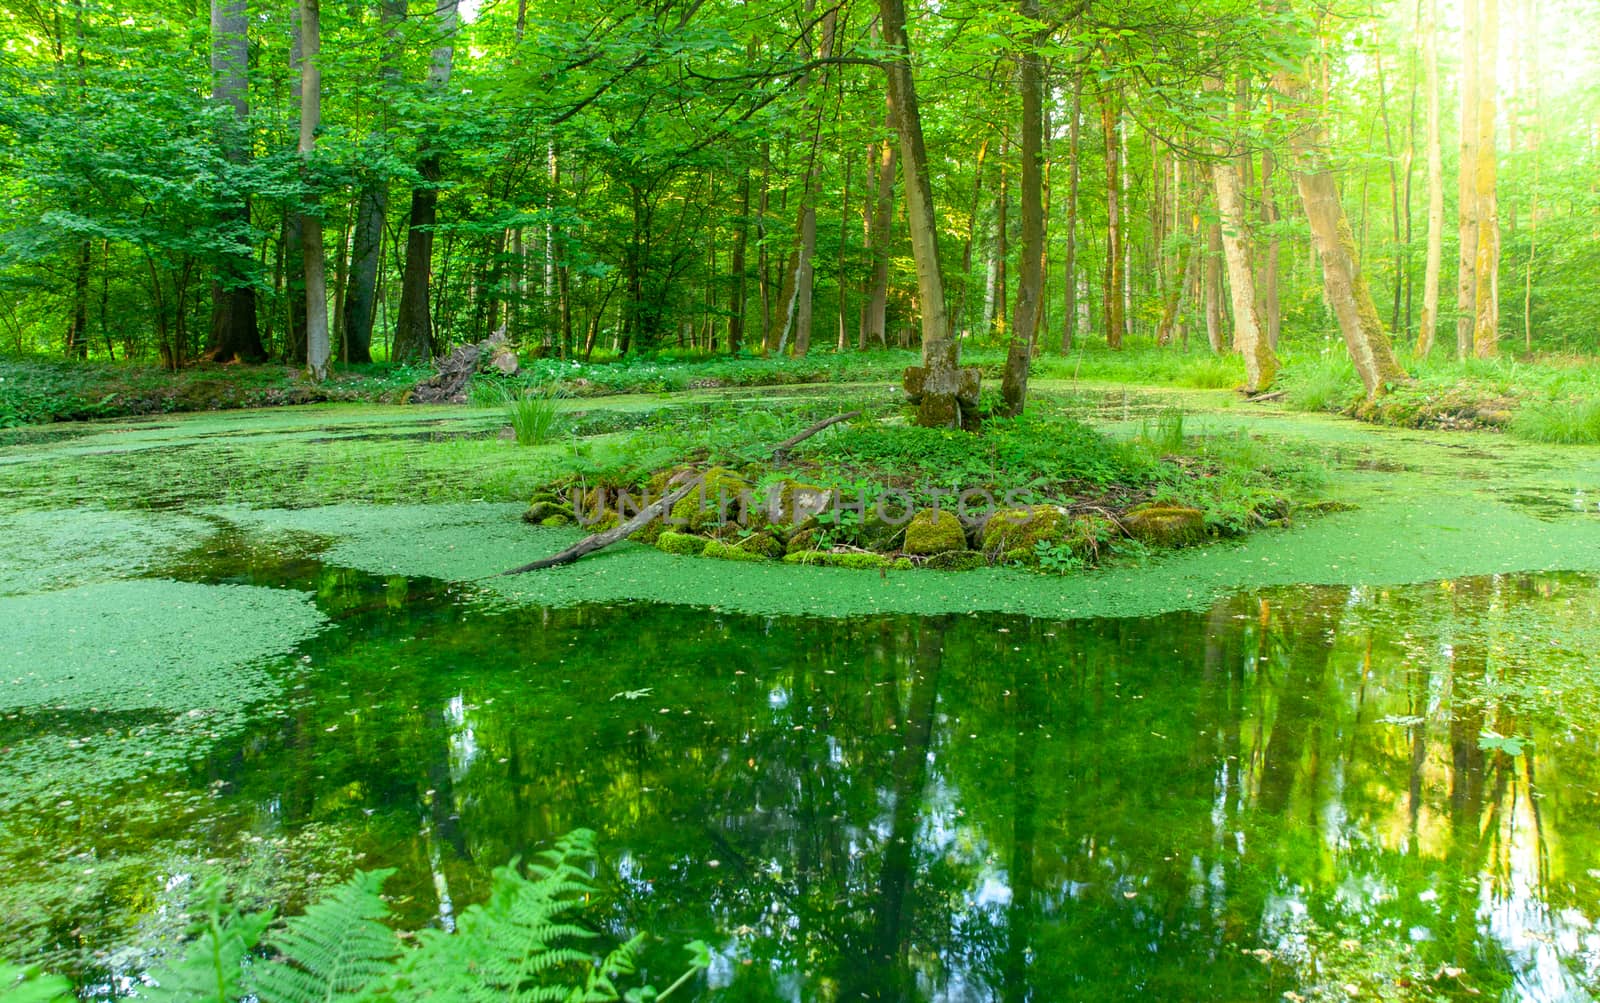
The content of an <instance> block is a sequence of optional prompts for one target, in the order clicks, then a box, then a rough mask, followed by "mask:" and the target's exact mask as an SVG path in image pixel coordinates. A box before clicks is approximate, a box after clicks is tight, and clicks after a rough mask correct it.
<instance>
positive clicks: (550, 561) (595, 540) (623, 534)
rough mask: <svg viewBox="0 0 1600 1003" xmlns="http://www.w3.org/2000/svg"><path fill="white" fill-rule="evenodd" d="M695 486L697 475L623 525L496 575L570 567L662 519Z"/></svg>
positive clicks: (682, 475)
mask: <svg viewBox="0 0 1600 1003" xmlns="http://www.w3.org/2000/svg"><path fill="white" fill-rule="evenodd" d="M686 476H689V475H688V474H687V473H684V474H679V475H678V478H681V477H686ZM678 478H673V480H677V479H678ZM699 486H700V478H699V477H698V476H695V477H691V478H690V480H689V481H688V482H687V483H685V484H683V485H682V486H681V487H679V488H678V490H676V491H673V492H670V493H668V494H665V495H662V496H661V499H660V500H659V501H655V502H652V503H651V504H649V505H646V506H645V507H644V508H642V509H640V510H639V512H638V514H636V515H635V516H634V517H633V518H632V519H629V520H628V521H627V522H624V523H621V524H620V525H618V526H615V527H613V528H612V529H608V530H606V531H605V532H603V533H596V534H594V535H593V536H586V537H584V538H583V539H581V540H579V541H578V542H577V543H574V544H573V545H572V546H570V547H568V548H567V549H566V550H563V551H562V552H561V553H559V554H557V555H555V556H554V557H546V558H545V559H543V560H540V561H534V562H533V563H532V564H524V565H523V566H522V567H520V568H512V569H511V570H510V571H502V572H500V576H501V577H504V576H506V575H520V574H522V573H523V572H525V571H541V570H543V569H545V568H554V567H558V566H560V565H562V564H571V563H572V562H573V561H576V560H577V559H578V558H580V557H587V556H588V555H590V554H592V553H594V552H595V551H597V550H604V549H605V548H606V547H609V546H611V545H612V544H613V543H616V542H617V541H618V540H625V539H627V538H628V537H630V536H632V535H633V534H634V533H637V532H638V531H639V530H641V529H643V528H644V527H645V526H646V525H647V524H648V523H649V522H650V521H651V520H652V519H656V518H659V517H660V516H663V515H665V514H666V513H667V512H669V511H671V510H672V506H674V505H676V504H678V502H680V501H682V500H683V499H684V498H685V497H687V496H688V494H689V492H691V491H693V490H694V489H695V488H697V487H699Z"/></svg>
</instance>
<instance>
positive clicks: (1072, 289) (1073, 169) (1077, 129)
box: [1061, 73, 1083, 355]
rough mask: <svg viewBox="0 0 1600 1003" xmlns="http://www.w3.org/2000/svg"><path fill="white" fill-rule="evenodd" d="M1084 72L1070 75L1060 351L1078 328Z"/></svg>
mask: <svg viewBox="0 0 1600 1003" xmlns="http://www.w3.org/2000/svg"><path fill="white" fill-rule="evenodd" d="M1082 116H1083V74H1082V73H1079V74H1077V75H1076V76H1074V77H1073V78H1072V121H1071V122H1069V123H1068V124H1067V254H1066V260H1065V261H1064V262H1063V263H1062V267H1061V275H1062V279H1063V282H1062V286H1061V354H1063V355H1065V354H1067V353H1068V352H1070V351H1072V339H1073V336H1074V335H1075V334H1077V328H1078V178H1079V175H1080V171H1079V168H1078V145H1079V144H1078V140H1079V138H1080V136H1081V134H1082V128H1081V126H1080V119H1081V118H1082Z"/></svg>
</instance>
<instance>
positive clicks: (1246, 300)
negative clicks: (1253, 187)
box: [1205, 77, 1278, 394]
mask: <svg viewBox="0 0 1600 1003" xmlns="http://www.w3.org/2000/svg"><path fill="white" fill-rule="evenodd" d="M1205 88H1206V90H1208V91H1211V92H1212V93H1215V94H1220V93H1221V92H1222V90H1223V82H1222V80H1220V79H1219V78H1216V77H1210V78H1207V80H1206V84H1205ZM1214 152H1215V153H1216V158H1215V159H1214V160H1212V162H1211V178H1212V182H1213V184H1214V186H1215V187H1216V192H1217V214H1218V216H1219V217H1220V218H1221V221H1222V252H1223V257H1224V258H1225V260H1226V261H1227V266H1228V289H1229V291H1230V292H1231V293H1232V296H1233V344H1234V347H1235V348H1237V349H1238V350H1239V352H1240V354H1242V355H1243V356H1244V367H1245V387H1244V389H1245V391H1246V392H1247V393H1252V394H1255V393H1261V392H1263V391H1265V390H1267V389H1269V388H1270V387H1271V386H1272V380H1273V378H1274V377H1275V376H1277V373H1278V357H1277V355H1275V354H1274V353H1273V351H1272V346H1270V345H1269V344H1267V339H1266V338H1265V337H1264V336H1263V334H1262V331H1261V318H1260V316H1259V314H1258V313H1257V312H1256V284H1255V268H1254V266H1253V265H1252V264H1251V261H1250V239H1251V235H1250V224H1249V221H1248V220H1246V219H1245V212H1244V198H1243V196H1242V195H1241V194H1240V192H1239V172H1238V168H1236V167H1235V166H1234V160H1233V157H1232V156H1231V155H1230V154H1229V151H1228V149H1227V147H1226V146H1224V145H1223V144H1222V143H1221V142H1219V143H1218V144H1217V145H1216V147H1215V150H1214Z"/></svg>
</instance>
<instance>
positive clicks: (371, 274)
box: [339, 0, 406, 362]
mask: <svg viewBox="0 0 1600 1003" xmlns="http://www.w3.org/2000/svg"><path fill="white" fill-rule="evenodd" d="M405 13H406V12H405V4H404V2H403V0H379V3H378V18H379V20H380V21H381V23H382V24H383V26H384V37H385V42H384V50H383V55H382V57H381V58H382V66H381V68H380V70H379V75H380V76H381V77H382V80H383V84H384V86H385V87H386V88H389V87H392V86H393V85H395V84H397V83H398V82H399V76H400V71H399V68H398V67H397V66H396V65H395V62H396V58H397V54H396V51H395V48H396V44H397V41H398V28H399V24H400V22H401V21H402V20H403V19H404V17H405ZM388 213H389V183H388V179H387V178H381V177H377V176H375V175H371V174H369V175H368V176H367V177H366V178H364V180H363V181H362V185H361V195H360V197H359V200H358V201H357V203H356V223H355V232H354V234H353V236H352V239H351V250H350V284H349V289H348V290H347V291H346V293H345V300H344V338H343V339H342V340H341V341H340V345H339V347H340V356H339V361H341V362H371V361H372V325H373V321H374V320H375V318H376V315H377V302H378V267H379V264H380V260H381V254H382V250H383V228H384V221H385V219H386V218H387V216H388Z"/></svg>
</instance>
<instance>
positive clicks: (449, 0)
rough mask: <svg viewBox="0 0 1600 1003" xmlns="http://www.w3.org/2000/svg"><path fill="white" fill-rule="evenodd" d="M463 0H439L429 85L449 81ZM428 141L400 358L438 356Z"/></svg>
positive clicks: (434, 162)
mask: <svg viewBox="0 0 1600 1003" xmlns="http://www.w3.org/2000/svg"><path fill="white" fill-rule="evenodd" d="M458 2H459V0H440V2H439V5H438V7H437V13H438V18H439V25H438V27H439V36H440V39H441V41H440V43H439V45H438V46H436V47H435V48H434V50H433V54H432V58H431V62H430V65H429V67H428V86H429V87H430V88H431V89H433V90H435V91H437V90H442V89H443V88H444V87H445V85H446V84H448V83H449V82H450V69H451V66H452V65H453V63H454V61H455V33H456V21H457V16H456V9H457V5H458ZM430 146H431V139H430V140H425V141H424V144H423V148H424V151H425V152H424V153H423V155H422V158H421V161H420V162H419V163H418V165H417V173H418V174H420V175H421V176H422V182H421V183H420V184H419V185H417V187H415V188H414V189H412V192H411V219H410V223H409V230H408V233H407V235H406V267H405V274H404V277H403V278H402V279H401V283H400V308H399V310H397V311H396V314H395V331H394V351H393V353H392V354H393V356H394V359H395V360H396V361H401V362H413V361H418V360H426V359H430V358H432V357H433V355H434V354H435V351H436V349H437V347H438V346H436V345H435V344H434V338H435V332H434V330H433V315H432V311H431V309H430V307H429V302H428V301H429V292H430V290H429V285H430V279H431V275H432V271H433V228H434V226H435V224H436V223H437V222H438V210H439V189H438V184H439V180H440V179H441V177H442V172H441V163H440V155H439V153H438V151H437V150H433V149H431V148H430Z"/></svg>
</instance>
